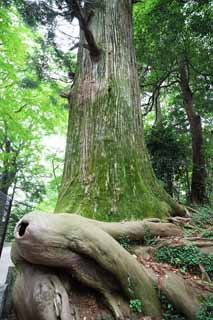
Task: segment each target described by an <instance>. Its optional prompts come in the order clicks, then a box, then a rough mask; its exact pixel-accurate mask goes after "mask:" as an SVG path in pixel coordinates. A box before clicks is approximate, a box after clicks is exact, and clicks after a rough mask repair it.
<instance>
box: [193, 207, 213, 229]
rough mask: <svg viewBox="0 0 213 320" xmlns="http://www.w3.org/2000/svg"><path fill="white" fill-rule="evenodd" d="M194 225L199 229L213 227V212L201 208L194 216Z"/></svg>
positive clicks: (207, 208)
mask: <svg viewBox="0 0 213 320" xmlns="http://www.w3.org/2000/svg"><path fill="white" fill-rule="evenodd" d="M192 223H193V224H194V225H196V226H198V227H204V226H206V225H208V226H209V225H213V210H212V209H211V208H209V207H201V208H198V209H197V212H194V213H193V215H192Z"/></svg>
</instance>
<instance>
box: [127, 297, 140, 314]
mask: <svg viewBox="0 0 213 320" xmlns="http://www.w3.org/2000/svg"><path fill="white" fill-rule="evenodd" d="M129 306H130V309H131V310H132V311H133V312H135V313H140V312H142V302H141V300H139V299H134V300H130V302H129Z"/></svg>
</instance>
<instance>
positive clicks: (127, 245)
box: [118, 235, 130, 250]
mask: <svg viewBox="0 0 213 320" xmlns="http://www.w3.org/2000/svg"><path fill="white" fill-rule="evenodd" d="M118 242H119V243H120V245H121V246H122V247H123V248H124V249H126V250H129V248H130V240H129V237H128V236H127V235H123V236H121V237H120V238H119V239H118Z"/></svg>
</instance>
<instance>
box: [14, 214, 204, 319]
mask: <svg viewBox="0 0 213 320" xmlns="http://www.w3.org/2000/svg"><path fill="white" fill-rule="evenodd" d="M147 225H148V228H149V232H150V231H151V232H152V235H155V236H157V235H158V232H159V233H160V235H162V236H166V234H169V235H171V232H174V233H175V235H181V233H182V231H181V229H179V228H178V227H176V226H174V225H171V224H167V223H166V224H161V223H154V222H149V221H145V222H125V223H112V224H111V223H104V222H98V221H93V220H90V219H85V218H83V217H81V216H77V215H69V214H57V215H54V214H44V213H31V214H28V215H26V216H24V217H23V218H22V220H21V221H20V222H19V223H18V225H17V226H16V229H15V238H16V244H15V246H14V248H13V252H12V257H13V261H14V263H15V264H17V265H20V264H21V265H23V260H24V261H26V262H28V264H33V265H34V267H32V266H31V267H29V268H28V267H27V268H26V267H25V268H26V270H27V271H25V272H22V275H21V277H22V278H21V279H20V280H19V278H18V280H17V281H18V282H17V283H16V288H18V287H20V284H21V283H22V286H24V284H23V283H24V282H25V280H24V279H26V278H27V277H28V274H29V271H28V269H29V270H30V272H31V273H32V271H31V269H30V268H32V270H33V272H34V270H35V269H37V268H38V270H39V271H38V272H41V271H40V270H41V269H40V267H37V266H35V265H42V266H47V267H50V268H53V270H55V268H63V270H66V274H67V275H68V276H69V275H72V276H74V277H75V278H76V279H78V280H79V281H80V282H81V283H83V284H85V285H86V286H89V287H92V288H94V289H96V290H98V291H99V292H100V293H101V294H102V296H103V297H104V298H105V300H106V301H107V304H108V306H109V307H110V309H111V310H112V311H113V314H114V316H115V318H116V319H122V318H124V317H125V315H127V314H128V312H129V310H128V307H127V303H126V302H125V299H128V300H129V299H140V300H141V301H142V303H143V312H144V313H145V315H150V316H154V317H156V318H159V319H160V318H161V306H160V302H159V298H158V292H157V290H156V289H155V287H156V285H158V277H156V276H153V273H152V272H151V271H150V270H149V269H147V268H145V267H144V266H143V265H141V264H140V263H139V262H138V261H137V260H136V259H135V257H133V256H132V255H131V254H129V253H128V252H127V251H126V250H125V249H124V248H123V247H121V246H120V244H119V243H118V242H117V241H116V240H114V239H113V237H115V238H116V239H118V238H120V237H121V236H124V235H125V236H128V237H129V238H130V239H134V240H135V239H143V237H144V233H145V230H146V228H147ZM165 230H166V231H165ZM24 265H26V263H25V264H24ZM42 270H43V269H42ZM49 270H51V269H48V271H49ZM49 272H50V271H49ZM44 278H48V279H50V278H51V279H52V277H48V276H47V274H46V275H43V277H41V279H44ZM164 280H165V281H163V284H164V285H163V286H162V290H163V291H165V293H166V294H167V296H169V297H170V298H171V300H172V301H173V300H175V301H173V302H175V304H176V305H177V306H178V307H180V308H181V310H182V311H183V312H184V313H185V314H186V315H187V317H188V318H189V319H194V318H193V317H194V316H195V312H196V311H197V309H198V308H199V303H198V300H199V299H198V296H196V297H195V298H193V299H191V298H190V295H191V292H189V291H188V290H185V291H183V288H185V287H184V286H186V283H185V282H184V279H182V278H181V281H178V280H177V279H176V278H175V277H173V276H172V274H171V275H170V276H169V277H167V276H165V279H164ZM48 281H49V280H48ZM51 281H53V280H51ZM51 281H50V282H51ZM60 281H61V280H60V279H59V280H58V279H57V280H56V283H57V284H58V285H57V287H58V286H59V287H60V285H59V284H60V283H61V282H60ZM40 282H42V281H40ZM44 282H45V280H44ZM53 282H54V281H53ZM48 283H49V282H48ZM178 284H181V286H182V287H180V290H178V291H177V292H178V293H177V295H175V292H176V291H175V289H174V288H175V287H177V285H178ZM30 286H31V285H30ZM46 287H48V288H49V291H50V293H49V295H50V296H49V297H51V298H50V299H52V301H55V300H54V299H55V296H54V295H55V291H54V290H55V286H53V287H51V285H50V286H49V285H46ZM60 288H61V287H60ZM64 288H65V287H64ZM64 290H65V289H64ZM62 291H63V290H62ZM65 291H66V290H65ZM180 292H184V296H185V297H187V299H188V300H187V299H186V301H190V303H191V304H192V305H193V307H190V310H189V308H187V306H185V304H184V301H182V302H180V301H181V299H180ZM62 293H63V294H64V296H65V293H64V291H63V292H62ZM200 294H201V292H200V291H199V296H200ZM25 295H26V294H25ZM31 299H33V303H34V304H37V306H38V309H40V305H39V303H38V301H37V300H36V299H35V298H34V296H32V295H31ZM65 301H66V299H65ZM177 301H179V302H177ZM14 303H15V305H16V308H17V309H18V310H20V309H22V307H21V305H20V301H19V300H18V299H17V290H15V291H14ZM52 305H53V303H52ZM52 308H53V307H52ZM70 308H71V306H70ZM65 310H66V312H67V310H68V306H67V307H66V308H65ZM49 312H50V313H51V312H53V309H51V310H50V311H49ZM19 314H21V316H20V319H21V320H22V319H23V320H25V319H26V318H24V317H23V316H22V312H21V311H19ZM65 315H66V313H65ZM30 319H31V318H30ZM33 319H34V318H32V320H33ZM36 319H37V320H43V319H44V320H48V319H49V318H47V317H46V318H45V317H43V315H42V314H41V315H40V313H38V312H37V316H36ZM52 319H55V318H54V317H53V318H52ZM58 319H61V320H63V319H66V318H58ZM70 319H71V317H70Z"/></svg>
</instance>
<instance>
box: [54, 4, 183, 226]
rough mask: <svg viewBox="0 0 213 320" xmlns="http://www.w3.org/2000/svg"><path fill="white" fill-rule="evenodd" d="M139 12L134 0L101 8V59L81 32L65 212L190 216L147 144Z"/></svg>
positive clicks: (97, 22)
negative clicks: (137, 45)
mask: <svg viewBox="0 0 213 320" xmlns="http://www.w3.org/2000/svg"><path fill="white" fill-rule="evenodd" d="M88 11H89V5H88ZM131 11H132V10H131V1H128V0H103V1H101V3H100V4H99V5H98V6H97V8H96V9H95V15H94V16H93V18H92V19H91V22H90V25H89V28H90V30H91V32H92V33H93V35H94V38H95V40H96V43H97V44H98V45H99V47H100V49H101V57H100V58H99V60H98V61H95V62H94V61H91V58H90V54H89V52H88V50H87V49H86V48H85V38H84V35H83V32H81V41H80V49H79V55H78V72H77V76H76V79H75V84H74V86H73V89H72V93H71V97H72V101H71V105H72V106H70V114H69V126H68V134H67V147H66V156H65V166H64V174H63V179H62V186H61V189H60V193H59V199H58V203H57V207H56V211H57V212H81V213H82V214H84V215H87V216H89V217H96V218H99V219H104V218H105V219H110V220H111V219H120V218H125V217H130V216H132V215H134V216H135V217H141V216H143V217H145V216H150V215H152V216H153V215H154V216H158V217H162V216H165V215H166V214H168V213H169V212H170V213H172V212H173V213H174V214H178V213H179V214H183V210H182V209H181V208H180V207H179V206H178V205H177V204H176V203H175V202H174V201H173V200H172V198H171V197H170V196H169V195H168V194H167V193H166V192H165V191H164V190H162V189H161V187H160V186H159V184H158V182H157V179H156V178H155V176H154V173H153V171H152V168H151V166H150V162H149V159H148V156H147V151H146V147H145V145H144V137H143V124H142V113H141V107H140V92H139V83H138V78H137V72H136V65H135V52H134V47H133V31H132V12H131Z"/></svg>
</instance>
